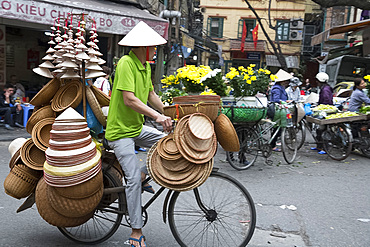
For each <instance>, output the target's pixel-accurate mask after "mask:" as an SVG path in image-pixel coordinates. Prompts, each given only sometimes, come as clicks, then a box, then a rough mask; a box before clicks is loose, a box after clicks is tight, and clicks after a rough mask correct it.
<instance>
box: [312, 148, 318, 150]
mask: <svg viewBox="0 0 370 247" xmlns="http://www.w3.org/2000/svg"><path fill="white" fill-rule="evenodd" d="M311 150H319V149H317V148H311Z"/></svg>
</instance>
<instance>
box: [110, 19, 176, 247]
mask: <svg viewBox="0 0 370 247" xmlns="http://www.w3.org/2000/svg"><path fill="white" fill-rule="evenodd" d="M166 42H167V41H166V40H165V39H164V38H162V37H161V36H160V35H159V34H158V33H157V32H156V31H154V30H153V29H152V28H150V27H149V26H148V25H147V24H146V23H144V22H142V21H141V22H139V23H138V24H137V25H136V26H135V27H134V28H133V29H132V30H131V31H130V32H129V33H128V34H127V35H126V36H125V37H124V38H123V39H122V40H121V41H120V42H119V43H118V44H119V45H122V46H128V47H132V50H131V51H130V53H129V55H125V56H123V57H122V58H121V59H120V60H119V62H118V64H117V67H116V72H115V78H114V83H113V90H112V97H111V101H110V104H109V113H108V119H107V127H106V133H105V138H106V139H107V140H108V144H109V146H110V147H111V148H112V149H113V150H114V153H115V155H116V157H117V160H118V161H119V163H120V165H121V167H122V169H123V171H124V173H125V178H126V199H127V208H128V213H129V217H130V225H131V228H132V232H131V236H130V238H129V241H130V244H131V246H143V247H144V246H146V243H145V241H144V240H145V238H144V235H143V232H142V227H143V219H142V202H141V192H142V190H145V191H148V192H149V191H150V192H153V189H152V188H151V186H150V185H148V184H146V185H144V186H143V188H142V187H141V183H142V181H143V180H144V179H145V177H146V175H147V174H148V171H147V169H146V167H145V166H143V167H139V161H138V158H137V156H136V155H135V144H137V145H139V146H143V147H150V146H152V145H153V144H154V143H156V142H157V141H158V140H159V139H161V138H162V137H164V136H165V134H164V133H162V132H160V131H159V130H157V129H155V128H152V127H149V126H145V125H143V123H144V115H145V116H148V117H151V118H153V119H154V120H155V121H156V122H157V123H159V124H161V125H162V126H163V130H164V131H166V132H168V131H171V130H172V121H171V118H170V117H167V116H164V115H163V114H162V113H163V107H164V105H163V103H162V101H161V100H160V98H159V97H158V95H157V94H156V93H155V92H154V90H153V85H152V81H151V69H150V64H149V63H148V62H147V61H150V60H152V59H153V56H154V53H155V47H156V46H157V45H162V44H165V43H166ZM147 103H150V105H151V106H152V107H153V108H154V109H156V110H157V111H156V110H154V109H153V108H150V107H149V106H148V105H147Z"/></svg>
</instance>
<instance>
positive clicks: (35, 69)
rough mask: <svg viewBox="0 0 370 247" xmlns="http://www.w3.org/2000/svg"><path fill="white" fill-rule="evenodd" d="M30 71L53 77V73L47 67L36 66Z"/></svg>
mask: <svg viewBox="0 0 370 247" xmlns="http://www.w3.org/2000/svg"><path fill="white" fill-rule="evenodd" d="M32 71H33V72H35V73H36V74H38V75H41V76H43V77H46V78H53V75H52V74H51V72H50V70H48V69H47V68H40V67H37V68H33V69H32Z"/></svg>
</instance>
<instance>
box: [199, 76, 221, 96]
mask: <svg viewBox="0 0 370 247" xmlns="http://www.w3.org/2000/svg"><path fill="white" fill-rule="evenodd" d="M200 82H201V83H203V84H204V85H206V87H208V88H209V89H210V90H211V91H212V92H214V93H215V94H217V95H219V96H226V89H227V87H226V83H225V80H224V78H223V77H222V73H221V69H214V70H211V71H210V72H208V74H206V75H205V76H203V77H202V78H201V79H200Z"/></svg>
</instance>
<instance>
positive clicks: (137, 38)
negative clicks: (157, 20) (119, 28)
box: [118, 21, 167, 47]
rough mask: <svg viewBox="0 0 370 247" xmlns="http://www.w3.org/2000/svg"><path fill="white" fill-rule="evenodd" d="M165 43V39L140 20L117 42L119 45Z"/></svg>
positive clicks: (134, 45) (137, 45)
mask: <svg viewBox="0 0 370 247" xmlns="http://www.w3.org/2000/svg"><path fill="white" fill-rule="evenodd" d="M165 43H167V41H166V40H165V39H164V38H163V37H162V36H161V35H159V34H158V33H157V32H156V31H154V30H153V29H152V28H151V27H149V26H148V25H147V24H146V23H145V22H143V21H140V22H139V23H138V24H137V25H136V26H135V27H134V28H133V29H131V31H130V32H129V33H128V34H127V35H126V36H125V37H124V38H123V39H122V40H121V41H120V42H118V44H119V45H122V46H132V47H140V46H157V45H163V44H165Z"/></svg>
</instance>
